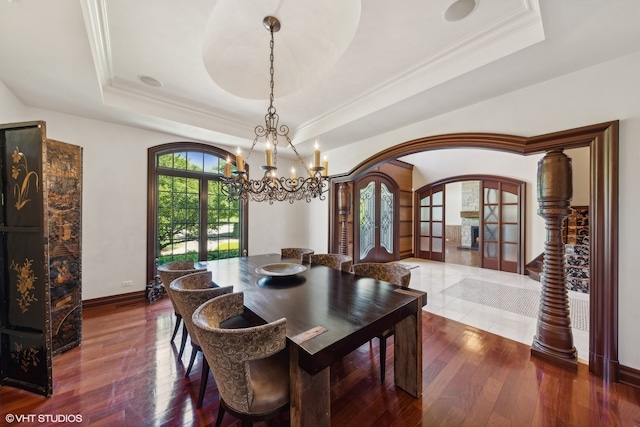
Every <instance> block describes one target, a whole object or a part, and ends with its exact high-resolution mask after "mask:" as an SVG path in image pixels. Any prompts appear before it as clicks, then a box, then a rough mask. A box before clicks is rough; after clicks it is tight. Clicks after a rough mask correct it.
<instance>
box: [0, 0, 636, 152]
mask: <svg viewBox="0 0 640 427" xmlns="http://www.w3.org/2000/svg"><path fill="white" fill-rule="evenodd" d="M454 1H455V0H398V1H394V2H391V1H388V0H366V1H359V0H323V1H317V0H181V1H175V0H0V80H1V81H2V82H4V84H5V85H6V86H7V87H8V88H9V89H10V90H11V91H12V92H13V93H14V94H15V95H16V96H17V97H18V98H19V99H20V100H21V101H22V102H23V103H25V104H26V105H29V106H32V107H37V108H43V109H49V110H55V111H61V112H64V113H68V114H74V115H78V116H85V117H89V118H95V119H100V120H105V121H109V122H115V123H122V124H127V125H131V126H137V127H141V128H144V129H151V130H158V131H162V132H167V133H170V134H174V135H176V140H196V141H204V142H211V143H216V144H219V145H228V146H229V147H235V146H236V145H239V146H242V147H248V146H249V145H250V143H251V140H252V139H253V129H254V127H255V126H257V125H259V124H261V123H264V115H265V114H266V110H267V106H268V94H269V72H268V71H269V70H268V66H269V32H268V31H267V30H266V29H265V28H264V27H263V25H262V20H263V18H264V17H265V16H267V15H273V16H276V17H278V18H279V19H280V21H281V23H282V29H281V30H280V31H279V32H277V33H275V89H274V91H275V102H274V105H275V107H276V109H277V111H278V113H279V115H280V124H286V125H288V126H289V128H290V136H291V137H292V139H293V141H294V143H295V144H296V145H297V146H298V147H299V150H300V151H301V153H302V154H305V153H306V154H308V153H309V152H310V150H311V148H312V143H313V142H314V141H315V140H318V141H319V143H320V144H321V145H322V147H323V149H330V148H332V147H337V146H342V145H346V144H349V143H350V142H353V141H357V140H361V139H363V138H367V137H369V136H372V135H375V134H380V133H384V132H387V131H390V130H393V129H396V128H399V127H402V126H406V125H408V124H410V123H414V122H417V121H420V120H424V119H427V118H429V117H433V116H437V115H439V114H442V113H444V112H447V111H451V110H454V109H457V108H460V107H463V106H466V105H470V104H473V103H477V102H480V101H482V100H484V99H488V98H492V97H495V96H497V95H500V94H503V93H507V92H510V91H513V90H516V89H518V88H521V87H525V86H529V85H532V84H535V83H537V82H540V81H543V80H547V79H549V78H553V77H556V76H560V75H563V74H566V73H569V72H572V71H575V70H578V69H581V68H584V67H587V66H589V65H593V64H596V63H599V62H603V61H606V60H609V59H612V58H615V57H618V56H622V55H625V54H628V53H631V52H634V51H637V50H639V49H640V25H639V24H638V18H640V1H637V0H540V1H539V2H538V0H476V6H475V9H474V10H473V12H472V13H471V14H470V15H469V16H467V17H466V18H465V19H462V20H459V21H455V22H450V21H447V20H446V19H445V11H446V10H447V8H448V7H449V6H450V5H451V4H452V3H454ZM461 1H463V2H467V3H468V2H469V1H470V0H461ZM538 3H539V4H538ZM140 76H149V77H152V78H155V79H157V80H159V81H160V82H162V86H161V87H152V86H149V85H145V84H143V83H142V82H141V81H140V79H139V77H140Z"/></svg>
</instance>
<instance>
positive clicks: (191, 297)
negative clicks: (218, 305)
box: [169, 271, 233, 408]
mask: <svg viewBox="0 0 640 427" xmlns="http://www.w3.org/2000/svg"><path fill="white" fill-rule="evenodd" d="M169 288H170V289H171V292H172V293H173V298H174V300H175V303H176V306H177V307H178V310H179V311H180V313H182V316H183V319H184V325H185V327H186V328H187V331H188V332H189V337H191V358H190V360H189V365H188V367H187V371H186V373H185V377H188V376H189V374H190V373H191V368H192V367H193V363H194V362H195V360H196V355H197V354H198V353H199V352H201V351H202V348H201V347H200V342H199V341H198V335H197V331H196V327H195V326H194V325H193V320H192V316H193V312H194V311H196V309H197V308H198V307H200V306H201V305H202V304H203V303H204V302H206V301H209V300H210V299H212V298H215V297H217V296H220V295H223V294H228V293H231V291H232V290H233V287H232V286H225V287H217V286H215V283H213V282H212V280H211V272H210V271H201V272H198V273H192V274H186V275H184V276H181V277H178V278H177V279H175V280H174V281H173V282H171V284H170V285H169ZM208 379H209V365H208V364H207V361H206V360H203V363H202V370H201V375H200V391H199V393H198V404H197V407H198V408H200V407H201V406H202V401H203V400H204V392H205V390H206V388H207V381H208Z"/></svg>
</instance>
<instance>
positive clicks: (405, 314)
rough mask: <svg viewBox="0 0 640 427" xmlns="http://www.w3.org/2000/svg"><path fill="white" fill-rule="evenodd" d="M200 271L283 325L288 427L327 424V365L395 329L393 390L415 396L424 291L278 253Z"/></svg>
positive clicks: (208, 263) (417, 394)
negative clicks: (287, 368)
mask: <svg viewBox="0 0 640 427" xmlns="http://www.w3.org/2000/svg"><path fill="white" fill-rule="evenodd" d="M201 264H204V265H206V267H207V270H209V271H211V273H212V279H213V281H214V282H215V283H216V284H217V285H218V286H233V291H234V292H243V293H244V305H245V309H247V310H248V311H250V312H251V313H252V314H253V315H255V316H258V317H259V318H260V319H262V320H263V321H264V322H272V321H275V320H278V319H280V318H282V317H284V318H286V319H287V333H286V335H287V341H288V347H289V354H290V362H289V363H290V386H291V393H290V419H291V425H292V426H329V425H330V424H331V408H330V381H329V378H330V375H329V374H330V367H331V364H332V363H334V362H337V361H339V360H341V359H342V358H343V357H344V356H345V355H347V354H349V353H350V352H352V351H353V350H355V349H356V348H358V347H360V346H361V345H363V344H365V343H367V342H368V341H370V340H371V339H372V338H374V337H376V336H378V335H380V334H381V333H382V332H383V331H385V330H387V329H389V328H395V338H394V340H393V342H394V352H393V354H394V382H395V385H396V386H397V387H399V388H400V389H402V390H404V391H406V392H407V393H409V394H410V395H412V396H414V397H416V398H418V397H420V395H421V393H422V328H421V313H422V307H423V306H424V305H425V304H426V297H427V295H426V293H425V292H423V291H420V290H416V289H411V288H402V287H399V286H395V285H393V284H391V283H388V282H384V281H380V280H377V279H372V278H369V277H364V276H358V275H355V274H352V273H349V272H344V271H342V270H337V269H332V268H330V267H326V266H324V265H320V264H310V263H304V262H302V261H301V260H297V259H290V258H282V256H281V255H280V254H264V255H252V256H247V257H240V258H228V259H221V260H213V261H206V262H203V263H201Z"/></svg>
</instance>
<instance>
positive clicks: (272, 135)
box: [222, 16, 329, 204]
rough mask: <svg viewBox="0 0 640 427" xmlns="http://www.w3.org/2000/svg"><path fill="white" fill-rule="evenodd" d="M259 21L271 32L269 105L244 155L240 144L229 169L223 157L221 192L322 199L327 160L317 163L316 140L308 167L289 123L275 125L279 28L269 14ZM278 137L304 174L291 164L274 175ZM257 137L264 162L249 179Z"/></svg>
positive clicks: (267, 197) (257, 199)
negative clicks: (282, 174)
mask: <svg viewBox="0 0 640 427" xmlns="http://www.w3.org/2000/svg"><path fill="white" fill-rule="evenodd" d="M262 23H263V25H264V26H265V28H266V29H267V30H269V33H270V34H271V42H270V44H269V47H270V55H269V63H270V68H269V73H270V82H269V87H270V94H269V108H268V109H267V114H266V115H265V116H264V121H265V124H264V126H263V125H258V126H256V128H255V131H254V132H255V138H254V139H253V144H252V145H251V148H250V150H249V154H248V155H247V157H246V159H243V157H242V153H241V152H240V148H238V151H237V154H236V169H235V170H233V171H232V170H231V166H232V165H231V159H229V158H227V164H226V165H225V173H224V177H223V178H222V183H223V185H222V192H223V194H225V195H226V196H227V198H229V200H242V201H243V202H247V201H249V200H251V201H255V202H264V201H268V202H269V203H270V204H273V202H274V201H279V202H282V201H285V200H287V201H288V202H289V203H293V202H294V201H296V200H306V201H307V202H310V201H311V200H312V199H316V198H318V199H320V200H325V198H326V196H325V195H324V193H325V192H327V191H328V189H329V178H328V176H327V171H328V169H329V164H328V161H327V158H326V157H325V158H324V160H323V162H322V163H320V148H319V147H318V143H317V142H316V144H315V147H314V150H313V162H312V163H310V164H309V167H307V166H306V165H305V162H304V160H302V157H301V156H300V154H298V150H296V148H295V146H294V145H293V144H292V143H291V139H290V138H289V127H288V126H287V125H279V124H278V121H279V119H280V118H279V116H278V114H277V112H276V108H275V107H274V106H273V99H274V96H273V86H274V84H273V74H274V73H273V45H274V43H273V33H276V32H278V31H279V30H280V21H278V19H277V18H274V17H273V16H267V17H266V18H264V20H263V21H262ZM278 137H283V138H284V139H285V140H286V142H287V147H289V148H291V149H292V150H293V152H294V153H295V155H296V157H297V158H298V160H299V162H300V164H301V165H302V168H303V170H306V171H307V174H308V177H307V178H302V177H298V176H297V175H296V170H295V168H291V177H290V178H286V177H278V176H277V175H276V171H277V169H278V167H277V164H278ZM260 139H264V141H265V151H264V155H265V165H264V166H262V167H261V168H262V170H264V175H263V176H262V178H261V179H259V180H258V179H249V174H248V171H246V170H245V162H246V161H247V160H249V157H250V156H251V153H252V152H253V149H254V147H255V146H256V144H257V143H258V141H259V140H260Z"/></svg>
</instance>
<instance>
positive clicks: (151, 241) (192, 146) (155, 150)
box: [146, 142, 249, 283]
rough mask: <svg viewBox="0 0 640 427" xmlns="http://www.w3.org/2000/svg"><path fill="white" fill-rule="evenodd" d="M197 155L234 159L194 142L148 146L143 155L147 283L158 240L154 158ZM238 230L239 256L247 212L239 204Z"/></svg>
mask: <svg viewBox="0 0 640 427" xmlns="http://www.w3.org/2000/svg"><path fill="white" fill-rule="evenodd" d="M187 151H192V152H199V153H203V154H209V155H213V156H216V157H218V158H222V159H226V158H229V159H231V162H235V160H236V158H235V157H236V156H235V154H233V153H232V152H229V151H226V150H224V149H222V148H219V147H214V146H212V145H207V144H202V143H197V142H170V143H167V144H161V145H156V146H154V147H150V148H149V149H148V152H147V260H146V266H147V274H146V276H147V281H146V283H150V282H151V281H153V280H154V278H155V276H156V258H157V254H156V248H157V245H156V242H157V239H158V236H157V230H158V218H157V208H158V200H157V191H158V188H157V177H158V168H157V167H156V158H157V157H158V155H161V154H171V153H182V152H187ZM184 172H185V174H184V175H181V176H185V177H194V176H199V177H203V176H207V177H209V179H210V178H211V177H212V175H211V174H210V173H201V172H197V171H192V170H188V169H186V170H185V171H184ZM239 209H240V212H239V227H240V230H239V231H240V241H239V243H240V245H239V253H240V254H241V255H242V254H244V253H247V252H248V231H249V227H248V224H249V215H248V214H249V212H248V211H249V210H248V204H247V203H243V202H240V203H239Z"/></svg>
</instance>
